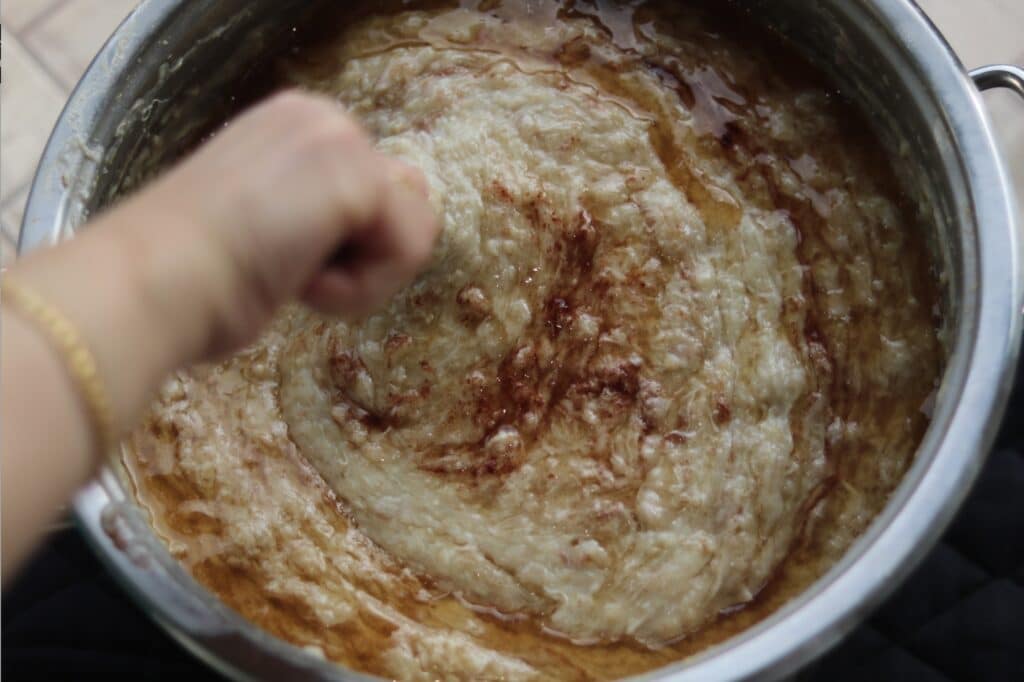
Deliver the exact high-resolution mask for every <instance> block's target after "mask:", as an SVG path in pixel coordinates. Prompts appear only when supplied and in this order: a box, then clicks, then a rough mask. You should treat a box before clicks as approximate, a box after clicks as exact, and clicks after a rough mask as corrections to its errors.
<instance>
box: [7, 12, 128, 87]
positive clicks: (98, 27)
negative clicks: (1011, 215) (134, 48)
mask: <svg viewBox="0 0 1024 682" xmlns="http://www.w3.org/2000/svg"><path fill="white" fill-rule="evenodd" d="M137 4H138V0H68V2H66V3H65V4H63V5H62V6H61V7H59V8H57V10H56V11H54V12H51V13H50V14H49V15H47V16H46V17H45V18H44V19H43V20H42V21H39V22H37V23H35V24H33V25H32V26H31V27H30V29H29V30H28V31H26V32H25V35H24V36H23V39H24V40H25V44H26V45H27V46H28V47H29V49H31V50H32V52H33V53H34V54H35V55H36V56H37V57H38V58H39V59H41V60H42V61H43V62H45V64H46V66H47V67H48V68H49V69H50V70H51V71H52V72H53V73H54V74H55V75H56V76H57V78H59V79H60V81H61V82H62V83H63V84H64V86H65V87H68V88H70V87H72V86H74V84H75V83H77V82H78V79H79V78H80V77H81V75H82V73H84V72H85V68H86V67H87V66H88V65H89V62H91V61H92V58H93V57H94V56H95V55H96V53H97V52H99V49H100V48H101V47H102V46H103V43H104V42H106V40H107V38H108V37H110V34H111V33H113V32H114V29H115V28H117V25H118V24H120V23H121V21H122V20H123V19H124V18H125V17H126V16H128V14H129V12H131V11H132V10H133V9H134V8H135V6H136V5H137Z"/></svg>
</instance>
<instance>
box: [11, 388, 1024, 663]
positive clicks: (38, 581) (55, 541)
mask: <svg viewBox="0 0 1024 682" xmlns="http://www.w3.org/2000/svg"><path fill="white" fill-rule="evenodd" d="M1022 375H1024V372H1018V374H1017V389H1016V390H1015V391H1014V396H1013V397H1012V398H1011V402H1010V407H1009V410H1008V412H1007V417H1006V419H1005V420H1004V423H1003V428H1002V430H1001V432H1000V435H999V438H998V440H997V443H996V446H995V448H994V449H993V451H992V453H991V454H990V455H989V458H988V461H987V463H986V466H985V469H984V471H983V472H982V475H981V478H980V480H979V481H978V483H977V485H976V486H975V488H974V491H973V492H972V494H971V496H970V498H969V499H968V501H967V502H966V504H965V505H964V507H963V509H962V510H961V511H960V513H959V515H958V516H957V518H956V520H955V521H954V523H953V525H952V526H951V527H950V529H949V530H948V531H947V533H946V534H945V536H944V538H943V540H942V542H941V543H940V544H939V545H938V546H937V547H936V548H935V549H934V550H933V551H932V553H931V554H930V555H929V557H928V558H927V559H926V560H925V561H924V563H923V564H922V566H921V567H920V568H919V569H918V570H917V571H916V572H915V573H914V575H912V576H911V577H910V579H909V580H907V582H906V583H905V584H904V585H903V586H902V587H901V588H900V589H899V590H898V591H897V592H896V594H895V595H894V596H893V597H892V598H890V599H889V600H888V601H887V602H886V603H885V604H884V605H883V606H882V607H881V608H880V609H879V610H878V611H877V612H876V613H875V614H873V615H872V616H871V617H870V618H869V619H868V620H867V621H866V622H865V623H864V624H863V625H862V626H861V627H860V628H859V629H857V630H856V631H855V632H854V633H853V634H852V635H850V637H848V638H847V639H846V640H845V641H844V642H843V643H842V644H840V645H839V646H838V647H836V648H835V649H834V650H833V651H832V652H830V653H828V654H826V655H825V656H824V657H823V658H821V659H820V660H818V661H817V662H815V663H812V664H811V665H810V666H808V667H807V668H806V669H804V670H803V671H802V672H801V673H799V674H798V675H797V680H799V682H817V681H819V680H820V681H828V682H845V681H846V680H849V681H851V682H854V681H856V682H861V681H862V680H900V681H903V680H907V681H913V682H933V681H934V682H939V681H946V680H958V681H959V680H963V681H964V682H975V681H985V682H1004V681H1005V682H1020V681H1024V424H1022V423H1021V420H1020V419H1019V417H1018V416H1019V415H1022V414H1024V380H1022ZM2 609H3V612H2V618H3V625H2V646H3V651H2V674H3V679H4V680H5V682H11V681H13V680H39V679H46V680H63V679H74V680H105V681H106V680H165V679H166V680H181V679H188V680H190V681H198V680H215V679H218V678H217V676H216V675H214V674H213V673H212V672H210V671H209V670H207V669H206V668H204V667H203V666H202V665H201V664H200V663H199V662H198V661H197V660H196V659H194V658H193V657H192V656H191V655H190V654H188V653H187V652H185V651H184V650H183V649H181V648H180V647H179V646H178V645H177V644H175V643H174V642H173V641H172V640H171V639H170V638H169V637H168V636H167V635H165V634H164V633H163V631H161V630H160V629H159V628H157V626H156V625H154V624H153V623H152V621H150V620H149V618H148V617H147V616H146V615H145V614H144V613H143V612H142V611H141V610H140V609H139V608H138V607H137V606H135V604H134V603H132V602H131V601H129V599H128V597H127V596H126V595H125V594H124V592H123V591H122V590H121V589H120V588H119V587H118V586H117V585H116V584H115V583H114V581H113V580H112V579H111V578H110V577H109V576H108V575H107V573H106V572H105V571H104V569H103V568H102V567H101V566H100V565H99V563H98V562H97V560H96V559H95V557H94V556H93V555H92V553H91V551H90V550H89V548H88V547H87V546H86V545H85V543H84V541H83V540H82V538H81V537H80V536H79V534H78V532H77V531H76V530H74V529H67V530H64V531H61V532H59V533H56V534H54V535H53V536H52V537H51V538H50V539H49V541H48V542H47V544H46V545H45V546H44V547H43V548H42V550H41V551H40V552H39V554H38V555H37V556H36V558H35V559H34V560H33V561H32V562H31V563H30V565H29V566H28V568H27V569H26V570H25V571H24V573H23V574H22V575H21V576H20V577H19V579H18V580H17V582H16V583H15V584H14V585H12V586H11V588H10V589H9V590H7V591H6V592H5V593H4V595H3V604H2Z"/></svg>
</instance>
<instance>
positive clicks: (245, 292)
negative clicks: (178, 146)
mask: <svg viewBox="0 0 1024 682" xmlns="http://www.w3.org/2000/svg"><path fill="white" fill-rule="evenodd" d="M130 203H131V204H133V205H134V208H135V209H136V210H137V211H138V212H139V213H141V212H143V211H144V212H146V213H148V214H152V213H153V212H154V211H156V212H163V213H168V212H169V213H173V214H175V215H176V216H177V217H178V218H179V219H180V220H179V224H180V225H181V226H182V227H181V228H180V229H184V230H186V231H187V234H186V235H179V238H187V239H190V240H192V241H193V242H194V244H195V246H196V253H194V256H193V257H194V259H195V262H196V263H197V264H201V265H202V270H203V271H202V272H201V273H200V272H197V273H194V274H193V275H192V276H195V277H198V278H201V279H202V281H203V282H204V289H205V292H206V295H207V296H209V297H210V299H211V302H212V305H213V310H214V313H213V314H214V315H215V317H216V318H217V320H216V324H215V327H216V329H217V331H216V333H215V337H216V338H214V339H213V340H212V342H211V346H212V349H211V352H214V353H220V352H224V351H225V350H230V349H233V348H235V347H237V346H239V345H241V344H243V343H246V342H248V341H250V340H251V339H252V338H253V337H254V336H255V334H256V333H257V331H258V330H259V328H260V327H261V326H262V325H263V324H264V323H265V322H266V321H267V320H268V319H269V317H270V315H271V314H272V312H273V311H274V310H275V309H276V308H277V307H278V306H279V305H280V304H282V303H284V302H286V301H288V300H291V299H294V298H302V299H304V300H305V301H307V302H308V303H310V304H311V305H313V306H314V307H317V308H319V309H321V310H324V311H327V312H335V313H344V314H353V315H358V314H363V313H366V312H368V311H369V310H371V309H373V308H374V307H376V306H379V305H380V304H382V303H383V302H384V301H386V300H387V299H388V298H389V297H390V296H391V295H393V294H394V293H395V292H396V291H397V290H398V289H399V288H400V287H401V286H403V285H404V284H405V283H406V282H407V281H408V280H409V279H410V278H411V277H412V276H413V275H414V274H415V273H416V271H417V269H418V268H419V267H420V266H422V264H423V263H424V261H425V260H426V259H427V257H428V256H429V254H430V251H431V247H432V245H433V242H434V239H435V237H436V235H437V230H438V226H437V221H436V218H435V216H434V214H433V210H432V208H431V206H430V204H429V203H428V200H427V185H426V181H425V180H424V178H423V176H422V175H421V174H420V172H419V171H417V170H415V169H414V168H412V167H409V166H406V165H405V164H402V163H400V162H398V161H396V160H393V159H390V158H388V157H386V156H384V155H383V154H381V153H379V152H377V151H376V150H375V149H374V147H373V144H372V141H371V140H370V138H369V137H368V136H367V135H366V133H365V132H363V130H362V129H361V128H360V127H359V125H358V124H357V123H356V122H355V121H354V120H353V119H352V118H350V117H349V116H348V115H347V114H345V113H344V111H343V110H342V109H341V108H340V107H339V106H338V105H337V104H335V103H334V102H331V101H330V100H327V99H325V98H322V97H319V96H312V95H307V94H300V93H297V92H294V91H290V92H285V93H282V94H279V95H277V96H275V97H273V98H271V99H270V100H268V101H267V102H265V103H263V104H261V105H258V106H257V107H255V108H254V109H252V110H250V111H249V112H247V113H245V114H244V115H242V116H241V117H240V118H238V119H237V120H235V121H234V122H232V123H231V124H229V125H228V126H227V127H226V128H225V129H224V130H223V131H221V132H220V133H219V134H218V135H217V136H215V137H214V138H213V140H211V141H210V142H209V143H208V144H207V145H205V146H204V147H202V148H201V149H200V150H199V151H198V152H197V153H196V154H195V155H194V156H192V157H191V158H190V159H188V160H186V161H185V162H184V163H183V164H181V165H180V166H179V167H177V168H175V169H174V170H173V171H171V172H170V173H168V174H167V175H166V176H165V177H164V178H163V179H162V180H160V181H159V182H157V183H156V184H155V185H154V186H153V187H152V188H151V189H149V190H146V191H144V192H142V193H141V194H140V195H139V196H138V197H137V198H135V199H134V200H132V202H130ZM149 236H150V237H152V235H149ZM198 250H203V251H205V253H198ZM332 255H333V256H335V257H334V258H332ZM339 256H340V257H339ZM164 285H165V283H159V284H158V286H164Z"/></svg>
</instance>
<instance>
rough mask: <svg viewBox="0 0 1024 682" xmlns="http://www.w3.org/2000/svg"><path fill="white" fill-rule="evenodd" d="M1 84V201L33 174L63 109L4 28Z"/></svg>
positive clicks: (60, 95)
mask: <svg viewBox="0 0 1024 682" xmlns="http://www.w3.org/2000/svg"><path fill="white" fill-rule="evenodd" d="M2 39H3V67H4V70H3V76H4V77H3V84H2V85H0V109H2V110H3V114H2V116H0V150H2V151H3V153H2V154H0V202H2V201H5V200H7V199H10V198H11V197H12V196H14V195H15V194H16V193H17V192H19V191H21V190H22V189H23V188H24V186H25V184H26V183H27V182H28V181H29V180H30V179H31V178H32V175H33V174H34V173H35V168H36V164H37V163H38V162H39V155H40V154H41V153H42V151H43V147H44V146H45V145H46V140H47V139H48V138H49V136H50V130H51V129H52V128H53V124H54V122H55V121H56V120H57V116H58V114H60V110H61V107H63V106H64V99H65V93H64V91H63V90H62V89H61V88H60V87H59V86H58V85H57V84H56V83H54V82H53V79H52V78H51V77H50V76H49V75H47V73H46V72H45V71H44V70H43V69H42V68H41V67H40V66H39V65H38V64H37V63H36V62H35V61H33V59H32V57H31V55H29V53H28V52H27V51H26V50H25V48H24V46H23V45H22V44H21V43H19V42H18V41H17V40H16V39H15V38H14V36H13V35H12V34H11V33H10V32H9V31H8V30H7V27H4V28H3V33H2Z"/></svg>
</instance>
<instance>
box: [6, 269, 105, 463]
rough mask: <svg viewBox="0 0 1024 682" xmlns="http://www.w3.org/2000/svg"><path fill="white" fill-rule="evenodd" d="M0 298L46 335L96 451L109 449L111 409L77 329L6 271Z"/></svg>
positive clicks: (89, 353)
mask: <svg viewBox="0 0 1024 682" xmlns="http://www.w3.org/2000/svg"><path fill="white" fill-rule="evenodd" d="M0 302H2V303H4V304H7V303H10V304H11V305H12V306H13V307H14V308H15V309H17V310H18V311H19V312H20V313H21V314H22V315H23V316H24V317H25V318H27V319H28V320H29V321H31V322H33V323H35V324H36V325H37V327H38V328H39V329H40V331H42V332H44V333H45V334H46V336H47V337H49V339H50V342H51V343H52V344H53V346H54V347H55V348H56V349H57V351H59V353H60V355H61V356H62V358H63V360H64V365H65V367H66V368H67V371H68V372H69V373H70V374H71V377H72V379H73V380H74V383H75V385H76V386H77V388H78V390H79V392H80V393H81V395H82V398H83V399H84V400H85V403H86V405H87V406H88V410H89V414H90V415H91V416H92V422H93V428H94V429H95V432H96V441H97V444H98V445H99V447H100V452H101V453H102V454H106V453H107V452H109V451H110V448H111V447H113V445H114V444H115V441H116V435H115V429H114V410H113V408H112V407H111V403H110V397H109V395H108V394H107V390H106V387H105V386H104V385H103V380H102V379H101V378H100V373H99V368H98V367H97V365H96V358H95V357H94V356H93V354H92V351H90V350H89V347H88V346H87V345H86V343H85V342H84V341H83V340H82V336H81V334H79V333H78V329H77V328H76V327H75V325H74V324H73V323H72V322H71V320H69V319H68V318H67V317H65V316H64V314H63V313H62V312H61V311H60V310H58V309H57V308H56V307H54V306H53V305H51V304H50V303H49V302H47V301H46V299H44V298H42V297H41V296H39V295H38V294H37V293H35V292H34V291H32V290H31V289H29V288H27V287H25V286H24V285H21V284H19V283H18V282H15V281H13V280H12V279H11V277H10V276H9V275H4V277H3V282H0Z"/></svg>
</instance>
